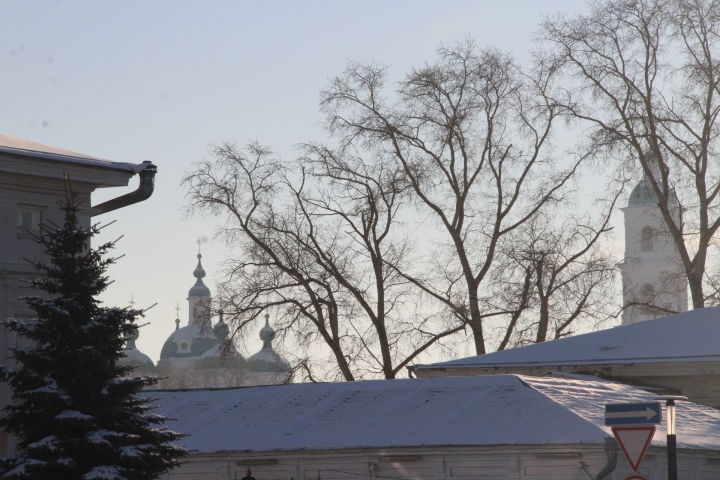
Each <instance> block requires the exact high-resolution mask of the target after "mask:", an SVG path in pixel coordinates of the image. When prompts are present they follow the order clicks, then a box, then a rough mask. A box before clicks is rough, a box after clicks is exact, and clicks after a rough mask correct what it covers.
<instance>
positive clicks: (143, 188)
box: [91, 161, 157, 216]
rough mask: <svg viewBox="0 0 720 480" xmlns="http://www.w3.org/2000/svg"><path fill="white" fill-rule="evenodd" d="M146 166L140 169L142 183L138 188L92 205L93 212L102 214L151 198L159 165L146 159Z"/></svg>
mask: <svg viewBox="0 0 720 480" xmlns="http://www.w3.org/2000/svg"><path fill="white" fill-rule="evenodd" d="M142 165H145V167H144V168H143V169H142V170H141V171H140V173H139V174H138V175H140V184H139V185H138V188H137V189H136V190H135V191H133V192H130V193H126V194H125V195H121V196H119V197H116V198H113V199H110V200H108V201H106V202H103V203H101V204H100V205H95V206H94V207H92V210H91V211H92V212H93V213H92V214H93V215H94V216H95V215H102V214H103V213H107V212H112V211H113V210H117V209H118V208H122V207H127V206H128V205H132V204H133V203H138V202H142V201H143V200H146V199H148V198H150V195H152V193H153V190H155V174H156V173H157V167H156V166H155V165H153V163H152V162H148V161H145V162H143V163H142Z"/></svg>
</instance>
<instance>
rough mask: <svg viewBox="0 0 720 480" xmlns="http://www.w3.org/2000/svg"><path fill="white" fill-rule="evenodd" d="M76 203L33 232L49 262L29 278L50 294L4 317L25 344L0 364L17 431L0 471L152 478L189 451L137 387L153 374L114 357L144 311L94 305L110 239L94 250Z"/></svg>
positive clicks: (5, 419)
mask: <svg viewBox="0 0 720 480" xmlns="http://www.w3.org/2000/svg"><path fill="white" fill-rule="evenodd" d="M77 208H78V206H77V203H76V202H75V201H73V200H72V199H69V200H68V201H67V205H66V206H65V222H64V225H63V226H54V227H48V226H45V227H44V229H43V234H42V235H41V236H40V238H38V240H39V241H40V242H41V243H42V244H43V246H44V247H45V250H46V255H47V261H43V262H38V263H37V264H36V267H37V268H38V270H39V272H40V276H39V278H38V279H36V280H34V281H33V282H32V283H33V286H34V287H35V288H37V289H40V290H43V291H44V292H46V293H47V295H46V296H43V297H31V298H28V299H27V302H28V304H29V305H30V307H31V308H32V309H33V310H34V311H35V313H36V315H37V321H34V322H23V321H20V320H10V321H8V323H7V327H8V328H10V329H11V330H14V331H15V332H17V333H18V334H19V335H21V336H23V337H25V339H27V341H26V342H25V343H27V344H29V345H31V346H30V347H28V348H24V349H17V350H15V351H14V352H13V357H14V359H15V360H16V362H17V366H16V368H15V369H14V370H8V371H5V372H2V377H3V379H4V380H5V381H7V382H8V383H9V385H10V388H11V390H12V395H13V402H12V404H11V405H10V406H8V407H7V408H6V409H5V412H4V413H3V415H2V416H1V417H0V428H3V429H4V430H5V431H6V432H9V433H11V434H13V435H14V436H15V437H16V438H17V441H18V453H17V454H15V455H14V456H11V457H6V458H3V459H1V460H0V477H1V478H3V479H34V480H40V479H48V480H50V479H52V480H64V479H73V480H78V479H83V480H93V479H98V480H99V479H102V480H114V479H117V480H120V479H123V480H124V479H126V480H135V479H137V480H140V479H142V480H145V479H154V478H157V477H158V476H159V475H160V474H161V473H163V472H166V471H168V470H169V469H171V468H173V467H174V466H176V465H177V464H178V459H179V458H180V457H182V456H183V455H184V454H185V451H184V449H182V448H181V447H178V446H176V445H175V444H174V442H175V441H176V440H177V439H178V434H176V433H174V432H172V431H170V430H168V429H167V428H165V427H163V423H164V420H165V419H164V418H163V417H162V416H159V415H156V414H153V413H152V412H151V410H152V407H151V406H150V405H149V404H148V400H147V399H146V398H144V397H142V396H139V395H138V393H139V392H140V391H141V390H142V389H143V387H144V386H146V385H149V384H152V383H154V382H155V380H154V379H152V378H147V377H137V376H132V372H131V371H130V368H129V367H122V366H120V365H118V359H119V358H120V356H121V355H122V351H123V343H124V340H125V339H126V338H128V337H130V336H131V335H132V334H133V333H134V332H136V329H137V325H136V324H135V320H136V318H137V317H138V316H140V315H142V312H141V311H139V310H134V309H128V308H105V307H102V306H101V305H100V302H99V301H98V300H97V296H98V294H100V292H102V291H103V290H104V289H105V288H106V287H107V285H108V278H107V277H106V276H105V272H106V269H107V267H108V266H109V265H110V264H112V263H113V261H114V259H113V258H110V257H108V256H107V253H108V251H109V250H110V249H111V248H112V247H113V243H107V244H104V245H102V246H100V247H98V248H95V249H92V248H90V238H91V237H92V236H93V235H95V234H96V233H97V231H98V229H97V228H96V227H89V228H85V227H82V226H79V224H78V221H77Z"/></svg>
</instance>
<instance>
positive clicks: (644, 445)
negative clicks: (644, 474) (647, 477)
mask: <svg viewBox="0 0 720 480" xmlns="http://www.w3.org/2000/svg"><path fill="white" fill-rule="evenodd" d="M612 432H613V434H614V435H615V440H617V442H618V443H619V444H620V448H621V449H622V451H623V453H624V454H625V458H627V461H628V463H629V464H630V467H632V469H633V472H637V471H638V469H639V468H640V463H641V462H642V459H643V457H644V456H645V452H647V449H648V447H649V446H650V442H651V441H652V438H653V435H655V427H653V426H646V427H613V428H612Z"/></svg>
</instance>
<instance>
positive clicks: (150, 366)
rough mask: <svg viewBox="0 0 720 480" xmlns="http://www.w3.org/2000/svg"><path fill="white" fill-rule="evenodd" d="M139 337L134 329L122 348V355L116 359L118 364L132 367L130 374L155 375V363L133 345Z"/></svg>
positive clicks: (138, 333)
mask: <svg viewBox="0 0 720 480" xmlns="http://www.w3.org/2000/svg"><path fill="white" fill-rule="evenodd" d="M139 337H140V332H139V331H138V329H135V331H134V332H133V334H132V336H131V337H130V338H128V339H127V344H126V346H125V350H123V355H122V357H120V358H119V359H118V364H119V365H121V366H123V367H132V368H133V371H132V374H135V375H141V376H143V375H157V369H156V368H155V363H153V361H152V360H151V359H150V357H148V356H147V355H145V354H144V353H143V352H141V351H140V350H138V349H137V347H136V346H135V342H136V341H137V339H138V338H139Z"/></svg>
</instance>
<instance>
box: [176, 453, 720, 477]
mask: <svg viewBox="0 0 720 480" xmlns="http://www.w3.org/2000/svg"><path fill="white" fill-rule="evenodd" d="M719 458H720V452H703V451H684V450H681V451H680V452H679V460H678V461H679V467H678V475H679V476H678V478H680V479H682V480H718V479H720V461H718V459H719ZM607 463H608V457H607V454H606V451H605V449H604V447H603V446H601V445H567V446H562V445H556V446H544V445H543V446H541V445H538V446H497V447H477V448H472V447H469V448H468V447H462V448H461V447H457V448H453V447H427V448H418V449H413V450H410V449H392V448H388V449H368V450H364V451H316V452H302V453H298V452H287V453H275V454H273V453H267V454H255V455H252V454H233V453H228V454H218V455H191V456H190V457H188V458H187V459H186V461H185V463H184V464H183V466H182V467H181V468H179V469H177V470H174V471H173V472H171V473H169V474H167V475H165V477H164V479H165V480H205V479H210V478H212V479H216V480H241V479H242V478H243V477H245V476H246V474H247V470H248V469H250V470H251V473H252V476H253V477H254V478H255V479H256V480H361V479H367V480H373V479H378V480H381V479H398V480H401V479H405V480H471V479H472V480H587V479H588V478H596V476H597V475H598V473H600V471H601V470H602V469H603V468H604V467H605V465H606V464H607ZM640 473H641V474H642V475H644V476H645V477H647V478H649V479H661V478H667V460H666V456H665V451H664V449H661V448H652V449H651V450H650V451H649V452H648V454H647V456H646V457H645V460H644V461H643V463H642V465H641V468H640ZM631 474H632V472H631V471H630V468H629V466H628V465H627V462H626V460H625V458H624V457H623V455H622V453H621V452H618V453H617V466H616V468H615V470H614V471H613V472H612V474H610V476H608V477H605V480H624V479H625V478H627V477H628V476H630V475H631Z"/></svg>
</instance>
